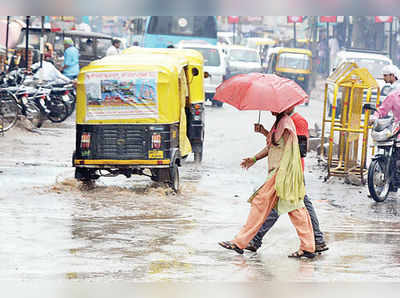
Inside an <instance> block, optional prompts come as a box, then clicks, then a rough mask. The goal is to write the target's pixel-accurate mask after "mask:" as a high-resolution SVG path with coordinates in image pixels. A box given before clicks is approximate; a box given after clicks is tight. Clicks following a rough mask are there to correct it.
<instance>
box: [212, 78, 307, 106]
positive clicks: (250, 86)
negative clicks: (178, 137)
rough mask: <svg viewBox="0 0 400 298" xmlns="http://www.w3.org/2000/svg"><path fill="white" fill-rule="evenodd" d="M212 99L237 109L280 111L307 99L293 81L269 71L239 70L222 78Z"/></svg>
mask: <svg viewBox="0 0 400 298" xmlns="http://www.w3.org/2000/svg"><path fill="white" fill-rule="evenodd" d="M214 99H216V100H219V101H222V102H226V103H228V104H230V105H232V106H234V107H236V108H237V109H239V110H263V111H271V112H276V113H281V112H283V111H285V110H287V109H288V108H291V107H293V106H295V105H298V104H302V103H303V102H305V101H308V95H307V94H306V93H305V92H304V90H303V89H302V88H301V87H300V86H299V85H297V83H296V82H294V81H292V80H290V79H286V78H282V77H279V76H277V75H273V74H263V73H256V72H254V73H248V74H239V75H236V76H234V77H231V78H230V79H228V80H226V81H225V82H223V83H222V84H221V85H220V86H219V87H218V88H217V90H216V93H215V95H214Z"/></svg>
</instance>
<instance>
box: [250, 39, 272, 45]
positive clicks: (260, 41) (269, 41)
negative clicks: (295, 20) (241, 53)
mask: <svg viewBox="0 0 400 298" xmlns="http://www.w3.org/2000/svg"><path fill="white" fill-rule="evenodd" d="M246 42H247V43H249V42H250V43H254V44H256V45H275V44H276V43H277V42H276V40H274V39H272V38H268V37H264V38H263V37H248V38H247V39H246Z"/></svg>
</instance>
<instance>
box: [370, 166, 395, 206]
mask: <svg viewBox="0 0 400 298" xmlns="http://www.w3.org/2000/svg"><path fill="white" fill-rule="evenodd" d="M389 188H390V181H389V180H388V179H385V162H384V161H383V160H379V159H377V160H373V161H372V162H371V164H370V166H369V168H368V190H369V193H370V194H371V197H372V198H373V199H374V200H375V201H376V202H383V201H384V200H386V198H387V197H388V195H389Z"/></svg>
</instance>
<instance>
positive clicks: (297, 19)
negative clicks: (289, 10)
mask: <svg viewBox="0 0 400 298" xmlns="http://www.w3.org/2000/svg"><path fill="white" fill-rule="evenodd" d="M287 22H288V23H302V22H303V16H288V17H287Z"/></svg>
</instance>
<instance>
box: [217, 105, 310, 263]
mask: <svg viewBox="0 0 400 298" xmlns="http://www.w3.org/2000/svg"><path fill="white" fill-rule="evenodd" d="M272 115H274V116H275V117H276V120H275V123H274V125H273V127H272V129H271V131H270V133H269V134H268V138H267V145H266V147H265V148H264V149H262V150H261V151H260V152H258V153H257V154H256V155H255V156H254V157H247V158H245V159H243V161H242V163H241V166H242V168H244V169H249V168H250V167H251V166H253V165H254V164H255V163H256V162H257V161H258V160H260V159H263V158H265V157H266V156H268V177H267V180H266V182H265V183H264V184H263V185H262V186H261V187H260V188H259V189H258V190H257V191H256V192H255V193H254V194H253V195H252V196H251V197H250V199H249V200H250V201H251V208H250V213H249V216H248V218H247V222H246V224H245V225H244V226H243V228H242V229H241V230H240V231H239V233H238V234H237V235H236V237H235V238H234V239H233V240H232V241H222V242H219V245H221V246H222V247H224V248H226V249H232V250H235V251H236V252H237V253H239V254H242V253H243V249H245V248H246V247H247V246H248V244H249V243H250V241H251V240H252V239H253V238H254V236H255V235H256V234H257V232H258V230H259V229H260V228H261V226H262V225H263V223H264V222H265V220H266V219H267V217H268V216H269V214H270V212H271V210H272V208H275V209H276V210H277V212H278V214H279V215H280V214H284V213H288V214H289V217H290V220H291V222H292V224H293V225H294V227H295V228H296V231H297V235H298V236H299V238H300V249H299V250H297V251H295V252H294V253H292V254H290V255H289V256H288V257H292V258H300V257H307V258H313V257H314V256H315V254H314V252H315V242H314V232H313V228H312V224H311V219H310V215H309V214H308V212H307V210H306V208H305V205H304V196H305V187H304V176H303V171H302V165H301V159H300V150H299V145H298V141H297V135H296V128H295V126H294V123H293V120H292V119H291V118H290V117H289V116H288V115H287V112H282V113H274V112H273V113H272Z"/></svg>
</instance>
